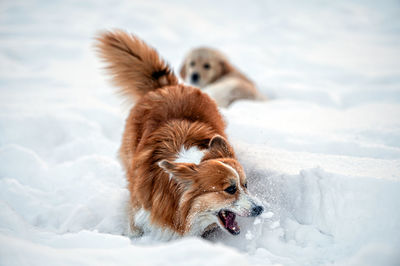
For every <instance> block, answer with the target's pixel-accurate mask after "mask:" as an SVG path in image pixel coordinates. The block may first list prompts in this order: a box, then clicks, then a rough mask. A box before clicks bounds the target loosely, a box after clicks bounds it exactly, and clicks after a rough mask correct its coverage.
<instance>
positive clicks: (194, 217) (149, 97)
mask: <svg viewBox="0 0 400 266" xmlns="http://www.w3.org/2000/svg"><path fill="white" fill-rule="evenodd" d="M97 49H98V52H99V54H100V56H101V58H102V59H103V60H104V61H105V62H106V63H107V69H108V70H109V72H110V73H111V75H112V76H113V81H114V83H115V85H117V86H118V87H120V92H121V93H122V94H124V95H128V96H132V97H133V98H134V99H135V100H136V103H135V105H134V107H133V108H132V109H131V111H130V114H129V116H128V118H127V120H126V126H125V131H124V134H123V138H122V145H121V148H120V159H121V162H122V165H123V167H124V168H125V171H126V177H127V180H128V188H129V191H130V201H129V210H128V216H129V229H130V235H132V236H140V235H142V234H143V233H145V234H150V235H152V236H154V237H157V238H160V239H172V238H177V237H181V236H187V235H191V236H193V235H203V234H204V233H206V232H207V231H209V230H213V229H215V228H216V227H218V226H219V227H221V228H222V229H223V230H225V231H226V232H229V233H230V234H233V235H237V234H239V233H240V228H239V225H238V224H237V222H236V219H235V218H236V216H237V215H239V216H246V217H249V216H257V215H260V214H261V213H262V211H263V207H262V206H261V205H260V204H259V203H258V201H257V200H256V199H255V198H254V197H252V196H251V195H250V194H249V192H248V190H247V181H246V175H245V173H244V171H243V168H242V166H241V165H240V163H239V162H238V161H237V159H236V157H235V153H234V151H233V149H232V147H231V145H230V144H229V143H228V141H227V138H226V135H225V132H224V129H225V123H224V121H223V119H222V116H221V114H220V113H219V111H218V108H217V105H216V103H215V102H214V101H213V100H212V99H211V98H210V97H209V96H208V95H206V94H205V93H203V92H201V91H200V90H199V89H197V88H194V87H190V86H185V85H182V84H178V79H177V77H176V76H175V75H174V73H173V72H172V71H171V69H170V68H169V66H168V65H167V64H166V63H165V62H164V61H163V60H162V59H161V58H160V56H159V55H158V53H157V52H156V50H154V49H153V48H151V47H150V46H148V45H147V44H146V43H144V42H143V41H141V40H140V39H138V38H137V37H135V36H134V35H130V34H127V33H125V32H123V31H118V30H117V31H114V32H105V33H102V34H100V35H99V36H98V38H97Z"/></svg>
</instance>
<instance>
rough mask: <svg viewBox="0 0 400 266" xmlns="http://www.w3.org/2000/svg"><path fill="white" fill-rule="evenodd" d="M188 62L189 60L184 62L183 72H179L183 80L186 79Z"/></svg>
mask: <svg viewBox="0 0 400 266" xmlns="http://www.w3.org/2000/svg"><path fill="white" fill-rule="evenodd" d="M186 60H187V59H185V60H183V63H182V66H181V70H180V71H179V74H180V75H181V78H182V79H183V80H185V79H186Z"/></svg>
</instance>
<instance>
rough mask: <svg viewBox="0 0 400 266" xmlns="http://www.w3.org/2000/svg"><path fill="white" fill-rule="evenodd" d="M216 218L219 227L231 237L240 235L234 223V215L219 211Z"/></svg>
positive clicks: (238, 228) (229, 212)
mask: <svg viewBox="0 0 400 266" xmlns="http://www.w3.org/2000/svg"><path fill="white" fill-rule="evenodd" d="M218 218H219V222H220V224H221V226H222V227H223V228H225V229H226V230H227V231H228V232H229V233H231V234H232V235H238V234H239V233H240V227H239V225H238V223H237V222H236V221H235V219H236V214H235V213H233V212H231V211H227V210H221V211H219V212H218Z"/></svg>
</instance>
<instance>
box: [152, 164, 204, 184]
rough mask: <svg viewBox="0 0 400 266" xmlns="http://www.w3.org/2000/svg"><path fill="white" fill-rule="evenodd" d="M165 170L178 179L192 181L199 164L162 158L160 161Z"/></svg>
mask: <svg viewBox="0 0 400 266" xmlns="http://www.w3.org/2000/svg"><path fill="white" fill-rule="evenodd" d="M158 166H160V167H161V168H162V169H164V171H165V172H167V173H168V174H170V175H172V176H173V177H174V178H175V179H177V181H180V182H184V183H186V182H192V181H193V180H194V179H193V176H194V174H196V172H197V171H198V166H197V165H196V164H194V163H175V162H171V161H168V160H162V161H160V162H159V163H158Z"/></svg>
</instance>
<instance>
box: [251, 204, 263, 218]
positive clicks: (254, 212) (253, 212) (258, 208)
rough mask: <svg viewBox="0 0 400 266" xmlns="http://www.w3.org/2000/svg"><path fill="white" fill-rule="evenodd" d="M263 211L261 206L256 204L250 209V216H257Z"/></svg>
mask: <svg viewBox="0 0 400 266" xmlns="http://www.w3.org/2000/svg"><path fill="white" fill-rule="evenodd" d="M263 211H264V208H263V206H256V207H254V208H253V209H252V210H251V216H258V215H260V214H261V213H262V212H263Z"/></svg>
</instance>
